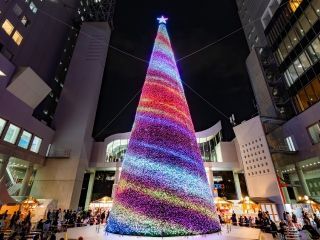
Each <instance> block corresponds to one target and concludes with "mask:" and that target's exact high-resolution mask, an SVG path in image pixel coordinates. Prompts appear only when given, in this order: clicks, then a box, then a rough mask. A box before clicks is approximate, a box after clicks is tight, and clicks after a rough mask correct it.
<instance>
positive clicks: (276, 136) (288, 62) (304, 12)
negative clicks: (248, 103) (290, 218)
mask: <svg viewBox="0 0 320 240" xmlns="http://www.w3.org/2000/svg"><path fill="white" fill-rule="evenodd" d="M319 16H320V1H319V0H289V1H277V0H273V1H269V3H268V5H267V8H266V9H265V11H264V12H263V13H262V15H261V17H260V21H261V24H262V26H263V28H264V34H265V37H266V39H267V43H268V44H267V45H266V46H257V48H255V49H253V50H252V51H251V53H250V55H249V57H248V59H247V68H248V72H249V75H250V78H251V83H252V86H253V89H254V92H255V96H256V100H257V105H258V109H259V112H260V116H261V120H262V122H263V123H264V129H265V134H266V137H267V140H268V143H269V149H270V152H271V154H272V159H273V164H274V167H275V170H276V173H277V178H278V182H279V186H280V188H281V192H282V195H283V197H284V199H283V201H284V203H294V202H296V201H298V200H299V199H308V198H314V199H317V200H319V199H320V184H319V183H320V178H319V173H320V159H319V155H320V146H319V142H320V138H319V136H320V123H319V120H320V114H319V113H320V75H319V74H320V67H319V58H320V38H319V37H320V21H319ZM261 86H263V87H261ZM270 110H271V111H270ZM304 196H306V198H304Z"/></svg>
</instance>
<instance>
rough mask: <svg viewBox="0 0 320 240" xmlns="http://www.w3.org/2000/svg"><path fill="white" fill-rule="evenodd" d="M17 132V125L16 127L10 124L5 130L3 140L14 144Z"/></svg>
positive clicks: (18, 129) (18, 130)
mask: <svg viewBox="0 0 320 240" xmlns="http://www.w3.org/2000/svg"><path fill="white" fill-rule="evenodd" d="M19 132H20V128H19V127H17V126H16V125H13V124H10V125H9V128H8V130H7V132H6V135H5V137H4V141H6V142H9V143H12V144H15V143H16V140H17V137H18V135H19Z"/></svg>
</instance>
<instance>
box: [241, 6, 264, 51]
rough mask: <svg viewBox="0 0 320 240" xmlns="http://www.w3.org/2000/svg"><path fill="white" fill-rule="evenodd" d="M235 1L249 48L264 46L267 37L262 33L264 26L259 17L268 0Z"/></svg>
mask: <svg viewBox="0 0 320 240" xmlns="http://www.w3.org/2000/svg"><path fill="white" fill-rule="evenodd" d="M236 3H237V6H238V14H239V17H240V20H241V23H242V26H243V31H244V34H245V36H246V39H247V43H248V46H249V48H250V49H253V48H254V47H258V46H260V47H261V46H266V45H267V39H266V36H265V35H264V28H263V25H262V22H261V21H260V19H261V17H262V14H263V13H264V11H265V9H266V8H267V6H268V4H269V1H266V0H236Z"/></svg>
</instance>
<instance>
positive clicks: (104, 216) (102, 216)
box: [101, 211, 106, 224]
mask: <svg viewBox="0 0 320 240" xmlns="http://www.w3.org/2000/svg"><path fill="white" fill-rule="evenodd" d="M105 218H106V212H105V211H103V213H102V214H101V223H102V224H103V222H104V219H105Z"/></svg>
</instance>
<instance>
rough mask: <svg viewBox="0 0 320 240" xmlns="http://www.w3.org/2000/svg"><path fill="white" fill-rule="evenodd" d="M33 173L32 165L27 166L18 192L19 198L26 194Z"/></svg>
mask: <svg viewBox="0 0 320 240" xmlns="http://www.w3.org/2000/svg"><path fill="white" fill-rule="evenodd" d="M32 173H33V164H31V163H30V164H29V166H28V168H27V171H26V174H25V175H24V178H23V181H22V185H21V188H20V191H19V196H25V195H26V193H27V189H28V184H29V181H30V178H31V176H32Z"/></svg>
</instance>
